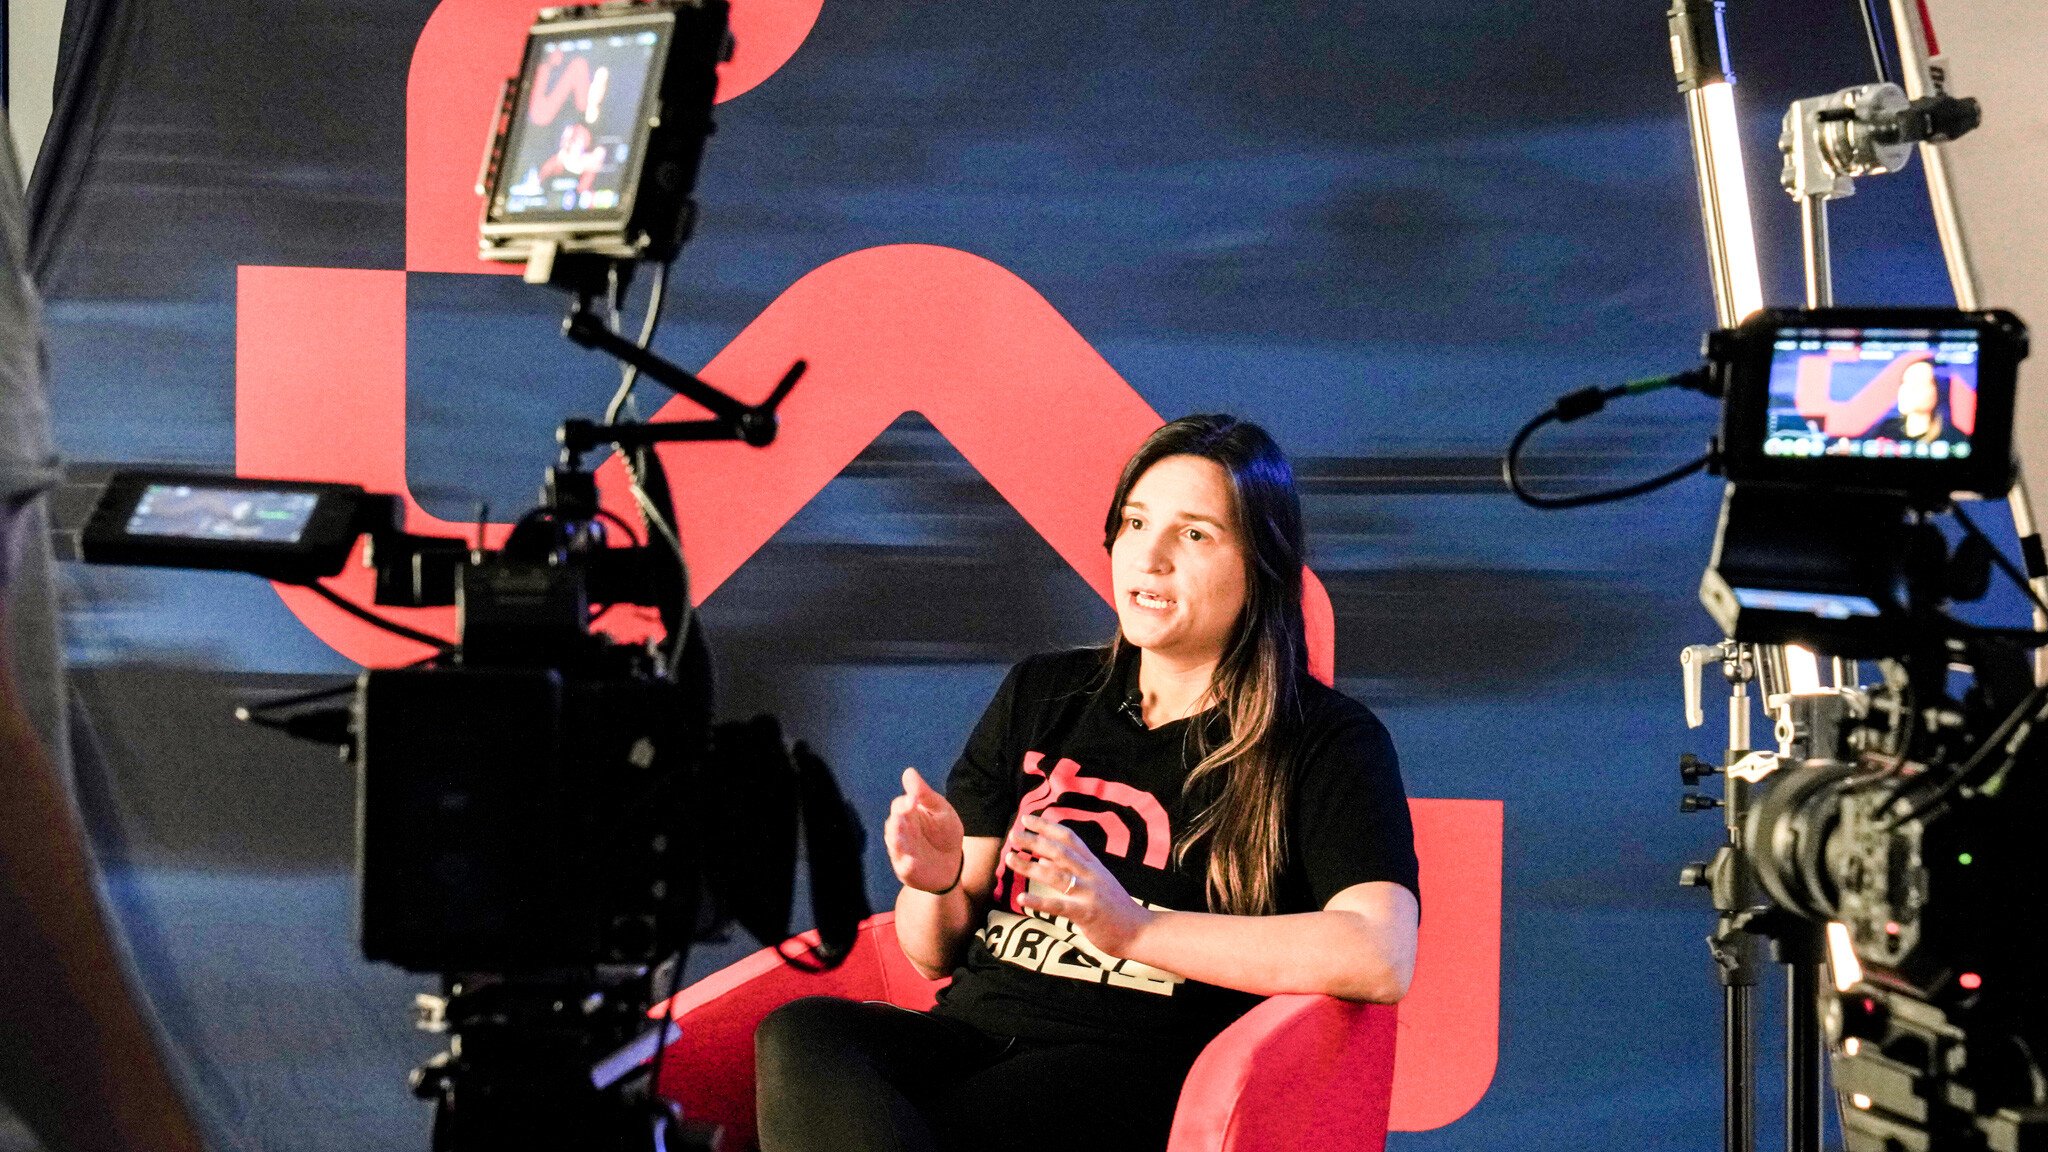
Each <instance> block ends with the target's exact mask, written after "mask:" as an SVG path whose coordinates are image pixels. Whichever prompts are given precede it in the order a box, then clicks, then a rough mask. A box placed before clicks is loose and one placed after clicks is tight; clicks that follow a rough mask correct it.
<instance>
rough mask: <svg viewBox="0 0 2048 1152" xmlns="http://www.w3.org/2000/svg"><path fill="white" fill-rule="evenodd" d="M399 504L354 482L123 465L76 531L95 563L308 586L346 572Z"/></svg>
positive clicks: (391, 520) (83, 550) (394, 518)
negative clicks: (215, 572) (251, 576)
mask: <svg viewBox="0 0 2048 1152" xmlns="http://www.w3.org/2000/svg"><path fill="white" fill-rule="evenodd" d="M396 507H397V505H396V502H395V501H393V500H391V499H390V498H389V497H378V496H370V495H368V494H367V493H365V492H364V491H363V490H362V489H361V488H358V487H356V486H355V485H353V484H321V483H314V482H307V481H294V480H254V479H243V478H241V477H234V476H210V475H203V474H196V473H189V472H118V473H115V474H114V476H113V477H112V478H110V479H109V480H108V481H107V489H106V492H105V493H104V494H103V495H101V497H100V500H99V503H98V504H96V505H95V506H94V507H93V510H92V514H91V515H90V516H88V517H87V518H86V522H85V529H84V530H83V531H82V532H80V533H79V537H78V550H79V555H80V557H81V558H82V559H84V560H86V561H87V562H89V563H93V564H142V565H148V566H151V567H160V568H213V569H225V570H227V571H230V572H252V573H255V574H256V575H259V576H268V577H270V578H271V579H273V580H284V581H287V582H290V583H307V582H309V581H312V580H316V579H320V578H322V577H326V576H332V575H334V574H335V573H337V572H340V571H341V569H342V566H343V565H344V564H345V563H346V562H347V559H348V556H349V553H350V552H351V551H352V550H353V548H354V547H355V543H356V540H357V539H358V538H359V537H360V536H361V535H362V534H363V533H364V532H369V531H374V530H377V529H378V528H380V527H382V526H383V525H384V524H385V522H387V521H388V522H389V523H390V526H391V527H396V525H397V511H396Z"/></svg>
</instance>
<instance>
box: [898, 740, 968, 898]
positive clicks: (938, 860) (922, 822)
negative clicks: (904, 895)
mask: <svg viewBox="0 0 2048 1152" xmlns="http://www.w3.org/2000/svg"><path fill="white" fill-rule="evenodd" d="M961 835H962V829H961V826H960V814H959V813H958V812H956V811H954V810H953V805H952V803H951V802H949V801H948V800H947V799H946V798H945V797H944V796H943V795H941V794H940V793H939V792H938V790H937V789H934V788H933V787H932V786H931V785H929V784H927V783H925V781H924V777H923V776H920V775H918V773H917V769H915V768H905V769H904V770H903V795H901V796H898V797H896V799H894V800H892V801H890V802H889V819H888V820H887V821H885V822H884V823H883V825H882V844H883V846H884V847H885V848H886V849H887V850H888V853H889V867H891V868H893V869H894V870H895V872H896V879H898V880H901V881H902V882H903V884H904V886H905V887H908V888H916V889H918V890H919V891H923V892H933V893H939V892H947V891H950V890H951V889H952V887H953V886H954V885H955V884H958V883H959V882H960V875H961V872H962V870H963V868H964V863H965V857H964V856H963V855H962V854H961V843H960V837H961Z"/></svg>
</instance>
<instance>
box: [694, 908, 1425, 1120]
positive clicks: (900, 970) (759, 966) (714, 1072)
mask: <svg viewBox="0 0 2048 1152" xmlns="http://www.w3.org/2000/svg"><path fill="white" fill-rule="evenodd" d="M895 920H896V916H895V913H893V912H890V913H884V914H882V915H880V916H875V917H872V918H871V919H869V920H868V921H867V922H866V923H865V924H863V925H862V926H861V935H860V941H859V943H858V944H856V945H855V946H854V951H853V954H852V955H851V956H849V957H848V958H847V961H846V963H845V964H843V965H841V966H840V967H839V968H838V969H836V970H834V971H832V972H829V973H823V974H818V975H812V974H809V973H805V972H799V971H796V970H794V969H792V968H789V967H788V966H786V965H784V964H783V963H782V960H781V958H780V957H779V956H777V955H776V953H775V951H774V950H773V949H765V948H764V949H762V950H761V951H760V952H757V953H755V954H754V955H752V956H749V957H747V958H746V959H745V960H742V961H740V962H739V963H737V964H734V965H733V966H732V967H730V968H727V969H725V970H724V971H722V972H718V973H715V974H714V975H712V976H709V977H707V978H705V979H703V980H700V981H698V982H697V983H696V984H693V985H691V986H690V987H689V988H687V989H684V990H683V992H682V994H681V995H680V996H678V997H677V998H676V1001H675V1005H674V1013H675V1018H676V1022H677V1029H676V1030H677V1032H678V1033H679V1035H678V1038H677V1039H676V1041H675V1042H674V1043H672V1044H671V1045H669V1049H668V1052H667V1053H666V1054H665V1055H664V1057H663V1060H662V1068H661V1091H662V1095H664V1096H667V1097H669V1098H670V1099H672V1100H675V1101H677V1102H678V1103H680V1104H681V1105H682V1106H683V1111H684V1114H685V1115H686V1116H688V1117H690V1118H691V1119H692V1120H700V1121H710V1122H712V1123H715V1124H719V1125H722V1126H723V1127H724V1128H725V1132H726V1148H727V1149H728V1150H729V1152H738V1150H739V1149H744V1148H749V1147H751V1146H752V1145H753V1141H754V1028H755V1026H757V1025H758V1024H760V1022H761V1020H762V1018H763V1017H765V1016H767V1015H768V1013H769V1012H771V1011H773V1010H774V1009H776V1008H777V1007H780V1006H781V1005H782V1004H784V1003H787V1002H788V1001H790V1000H794V999H796V998H797V997H800V996H843V997H846V998H848V999H852V1000H886V1001H888V1002H890V1003H892V1004H899V1005H901V1006H903V1007H905V1008H918V1009H923V1008H929V1007H931V1006H932V1002H933V999H934V998H935V997H936V995H937V993H938V990H939V988H940V987H941V986H942V984H941V982H935V981H929V980H926V979H925V978H924V977H923V976H920V975H919V974H918V972H917V970H916V969H914V968H912V967H911V966H910V961H908V960H906V959H904V958H903V953H902V951H901V950H899V949H898V948H897V945H896V926H895ZM1394 1021H1395V1013H1394V1009H1393V1008H1392V1007H1389V1006H1387V1005H1381V1004H1351V1003H1347V1002H1345V1001H1342V1000H1336V999H1333V998H1331V997H1328V996H1275V997H1272V998H1271V999H1269V1000H1267V1001H1266V1002H1265V1003H1263V1004H1261V1005H1259V1006H1258V1007H1257V1008H1254V1009H1253V1010H1252V1011H1251V1012H1249V1013H1247V1014H1246V1015H1245V1016H1244V1017H1243V1018H1242V1019H1240V1020H1238V1022H1237V1023H1235V1024H1233V1025H1231V1026H1230V1027H1229V1028H1228V1029H1226V1030H1225V1031H1224V1032H1223V1034H1222V1035H1220V1036H1218V1037H1217V1038H1216V1039H1215V1040H1213V1041H1211V1042H1210V1044H1209V1046H1208V1048H1206V1049H1204V1050H1203V1052H1202V1055H1201V1058H1200V1059H1198V1060H1197V1061H1195V1066H1194V1068H1193V1070H1192V1071H1190V1072H1189V1073H1188V1079H1187V1084H1186V1086H1185V1087H1183V1088H1182V1090H1181V1096H1180V1107H1179V1109H1178V1110H1177V1111H1176V1112H1175V1113H1174V1118H1173V1137H1172V1140H1171V1141H1170V1143H1169V1144H1168V1152H1295V1150H1297V1149H1302V1148H1318V1149H1326V1150H1330V1152H1335V1150H1338V1149H1343V1150H1346V1152H1351V1150H1360V1152H1378V1149H1380V1148H1381V1147H1382V1146H1383V1145H1384V1143H1385V1141H1386V1137H1387V1106H1388V1101H1389V1099H1390V1098H1391V1096H1392V1093H1393V1084H1394Z"/></svg>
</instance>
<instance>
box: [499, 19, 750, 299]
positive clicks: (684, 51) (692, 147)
mask: <svg viewBox="0 0 2048 1152" xmlns="http://www.w3.org/2000/svg"><path fill="white" fill-rule="evenodd" d="M728 54H729V51H728V41H727V37H726V5H725V4H724V2H723V0H701V2H688V0H672V2H665V3H626V4H604V5H598V6H596V7H580V8H551V9H546V10H544V11H543V12H542V13H541V16H540V19H539V20H538V22H536V23H535V24H534V26H533V28H532V30H531V31H530V32H529V33H528V35H527V42H526V57H525V63H524V66H523V67H522V69H521V70H520V74H519V77H518V79H517V80H516V81H514V82H512V83H511V84H510V85H509V86H508V91H507V95H506V99H505V101H504V106H503V107H502V108H501V109H500V112H499V119H498V122H497V124H496V125H495V130H494V133H493V138H492V142H491V151H490V155H489V159H488V161H487V163H486V166H485V171H484V179H483V181H482V183H481V185H480V189H479V190H480V191H481V192H482V193H483V195H484V196H485V197H486V198H487V199H486V202H485V206H484V220H483V226H482V228H481V240H480V251H481V254H482V255H483V257H484V258H485V259H488V260H504V261H523V260H526V259H528V258H529V257H530V256H531V255H532V254H533V253H534V251H535V249H536V247H537V246H538V245H539V244H542V243H549V244H552V245H554V246H555V247H556V249H557V250H558V251H562V252H572V253H591V254H595V255H598V256H605V257H611V258H616V259H643V258H644V259H668V258H670V257H672V256H673V255H674V254H675V251H676V250H677V249H678V248H679V247H680V246H681V244H682V241H683V239H684V234H685V232H686V231H687V229H688V225H689V216H690V193H691V191H692V190H693V189H694V188H695V186H696V182H697V167H698V163H699V160H700V159H701V157H702V154H703V148H704V139H705V137H706V136H707V135H709V134H710V131H711V106H712V101H713V98H714V94H715V92H716V88H717V66H718V62H719V60H720V59H722V58H724V56H726V55H728Z"/></svg>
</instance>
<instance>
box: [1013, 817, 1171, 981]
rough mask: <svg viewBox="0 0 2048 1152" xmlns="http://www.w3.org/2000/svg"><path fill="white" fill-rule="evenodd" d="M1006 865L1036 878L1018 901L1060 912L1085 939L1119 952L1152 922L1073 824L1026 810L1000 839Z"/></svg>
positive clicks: (1032, 907) (1034, 908)
mask: <svg viewBox="0 0 2048 1152" xmlns="http://www.w3.org/2000/svg"><path fill="white" fill-rule="evenodd" d="M1003 862H1004V863H1006V864H1008V865H1009V866H1010V870H1011V871H1013V872H1016V873H1018V874H1020V875H1022V876H1025V877H1027V878H1029V879H1031V880H1034V881H1037V883H1036V884H1035V885H1033V886H1032V887H1031V888H1030V889H1029V890H1027V891H1026V892H1025V893H1024V894H1023V895H1022V896H1019V897H1018V898H1017V900H1018V903H1019V904H1021V905H1023V906H1024V907H1025V908H1028V909H1030V910H1031V911H1033V912H1043V913H1045V914H1046V915H1048V916H1064V917H1066V918H1067V919H1068V920H1069V921H1071V922H1072V923H1073V925H1074V927H1076V928H1079V929H1080V930H1081V934H1082V935H1084V936H1086V937H1088V942H1089V943H1091V944H1093V945H1095V946H1096V947H1097V948H1100V949H1102V950H1103V951H1104V952H1107V953H1109V954H1110V955H1111V956H1122V955H1123V954H1124V950H1125V949H1126V948H1128V947H1130V944H1131V941H1132V940H1134V939H1136V938H1137V935H1138V933H1139V932H1140V931H1142V930H1143V929H1144V927H1145V926H1146V925H1147V924H1149V923H1151V921H1152V917H1153V913H1152V911H1151V910H1150V909H1148V908H1146V907H1145V906H1144V905H1143V904H1140V903H1138V902H1137V901H1136V900H1135V899H1132V897H1131V894H1130V893H1129V892H1126V891H1124V886H1123V885H1122V884H1120V883H1118V882H1117V878H1116V877H1115V876H1113V875H1111V874H1110V871H1109V869H1108V868H1105V867H1104V866H1103V864H1102V861H1100V860H1098V859H1096V858H1095V853H1093V852H1090V851H1089V850H1088V845H1086V844H1083V843H1082V842H1081V838H1080V837H1079V836H1076V835H1074V830H1073V829H1071V828H1068V827H1067V826H1066V825H1064V824H1061V823H1060V822H1058V821H1056V820H1047V819H1045V818H1044V817H1042V816H1025V817H1023V818H1021V819H1019V820H1018V821H1017V824H1016V826H1015V827H1013V828H1011V829H1010V839H1009V842H1008V843H1006V844H1004V845H1003Z"/></svg>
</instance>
